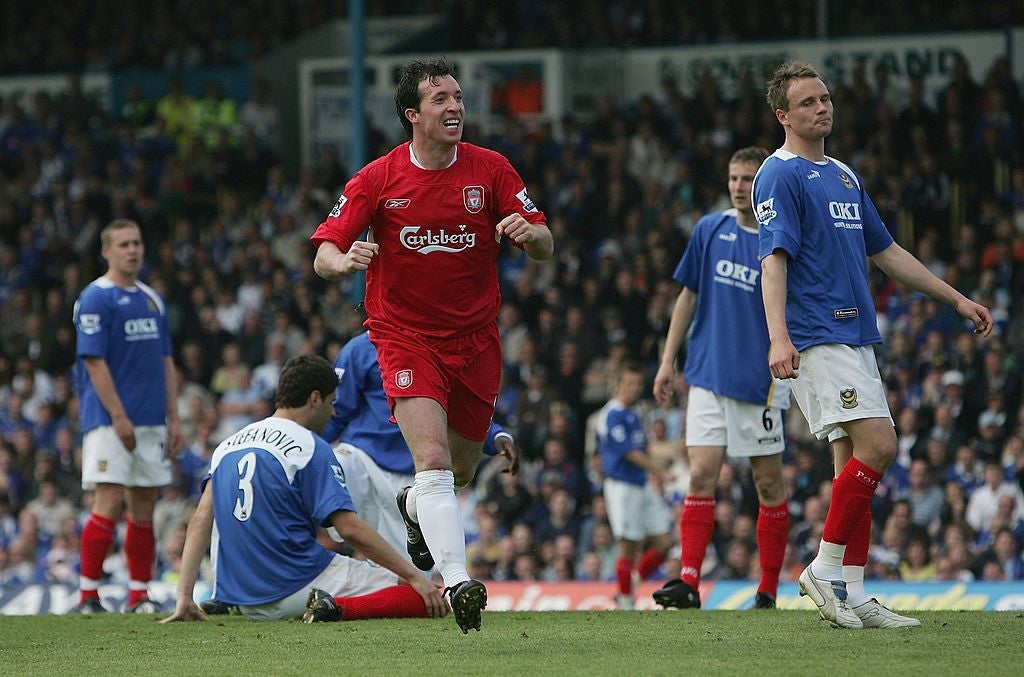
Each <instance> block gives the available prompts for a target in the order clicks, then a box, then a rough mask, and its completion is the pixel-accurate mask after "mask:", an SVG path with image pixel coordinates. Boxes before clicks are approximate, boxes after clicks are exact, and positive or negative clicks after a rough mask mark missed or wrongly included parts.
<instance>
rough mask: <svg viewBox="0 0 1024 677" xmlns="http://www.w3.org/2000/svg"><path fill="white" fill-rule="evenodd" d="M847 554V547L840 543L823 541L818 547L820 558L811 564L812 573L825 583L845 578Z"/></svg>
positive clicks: (816, 558)
mask: <svg viewBox="0 0 1024 677" xmlns="http://www.w3.org/2000/svg"><path fill="white" fill-rule="evenodd" d="M844 554H846V546H845V545H839V544H838V543H829V542H828V541H826V540H825V539H821V545H819V546H818V556H817V557H815V558H814V561H813V562H811V573H812V574H814V577H815V578H820V579H821V580H824V581H838V580H842V578H843V555H844Z"/></svg>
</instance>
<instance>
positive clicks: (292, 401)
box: [274, 355, 338, 409]
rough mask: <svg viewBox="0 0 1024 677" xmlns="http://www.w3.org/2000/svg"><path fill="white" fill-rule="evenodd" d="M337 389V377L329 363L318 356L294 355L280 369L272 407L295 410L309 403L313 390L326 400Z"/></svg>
mask: <svg viewBox="0 0 1024 677" xmlns="http://www.w3.org/2000/svg"><path fill="white" fill-rule="evenodd" d="M337 387H338V375H337V374H336V373H335V372H334V367H332V366H331V363H330V362H328V361H327V360H325V359H324V358H322V357H320V356H319V355H296V356H295V357H293V358H291V359H290V360H288V361H287V362H285V364H284V367H283V368H282V369H281V378H280V379H279V380H278V382H277V392H276V393H275V395H274V406H276V407H278V408H282V409H297V408H298V407H301V406H303V405H304V404H306V402H308V401H309V396H310V394H311V393H312V392H313V391H314V390H316V391H317V392H319V393H320V396H321V397H322V398H323V399H325V400H328V399H330V397H331V394H332V393H333V392H334V389H335V388H337Z"/></svg>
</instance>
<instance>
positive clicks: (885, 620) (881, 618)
mask: <svg viewBox="0 0 1024 677" xmlns="http://www.w3.org/2000/svg"><path fill="white" fill-rule="evenodd" d="M853 613H855V614H857V617H858V618H860V621H861V623H863V624H864V627H865V628H919V627H921V621H919V620H917V619H916V618H911V617H910V616H900V615H899V614H898V613H896V612H895V611H893V610H892V609H890V608H888V607H886V606H885V605H884V604H882V603H881V602H879V601H878V600H877V599H875V598H874V597H872V598H871V599H869V600H868V601H866V602H864V603H863V604H861V605H860V606H855V607H853Z"/></svg>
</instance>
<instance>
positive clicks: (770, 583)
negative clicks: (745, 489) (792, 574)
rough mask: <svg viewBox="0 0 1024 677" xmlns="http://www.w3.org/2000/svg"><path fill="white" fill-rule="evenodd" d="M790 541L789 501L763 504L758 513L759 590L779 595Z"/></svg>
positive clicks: (773, 595) (774, 595)
mask: <svg viewBox="0 0 1024 677" xmlns="http://www.w3.org/2000/svg"><path fill="white" fill-rule="evenodd" d="M787 541H789V503H788V502H787V501H783V502H782V503H781V504H779V505H774V506H769V505H762V506H761V509H760V510H759V511H758V513H757V553H758V556H759V557H760V559H761V584H760V585H759V586H758V587H757V591H758V592H763V593H766V594H768V595H771V596H772V597H776V596H778V590H779V572H780V571H782V560H783V558H784V557H785V556H786V542H787Z"/></svg>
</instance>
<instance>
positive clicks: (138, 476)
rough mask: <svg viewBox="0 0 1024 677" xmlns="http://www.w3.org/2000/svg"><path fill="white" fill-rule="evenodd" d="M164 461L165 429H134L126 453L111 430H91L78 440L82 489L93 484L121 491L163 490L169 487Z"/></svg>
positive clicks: (168, 463)
mask: <svg viewBox="0 0 1024 677" xmlns="http://www.w3.org/2000/svg"><path fill="white" fill-rule="evenodd" d="M171 478H172V474H171V459H170V458H168V457H167V426H163V425H140V426H135V449H134V450H133V451H128V450H127V449H125V447H124V444H122V443H121V438H119V437H118V436H117V433H115V432H114V426H110V425H105V426H100V427H99V428H93V429H92V430H90V431H89V432H87V433H85V437H84V438H83V439H82V488H83V489H85V490H86V491H91V490H93V489H95V488H96V485H97V484H103V483H105V484H120V485H121V486H123V487H165V486H167V485H168V484H170V483H171Z"/></svg>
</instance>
